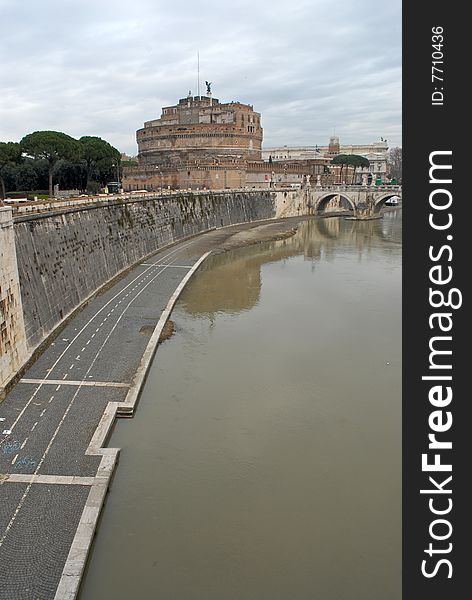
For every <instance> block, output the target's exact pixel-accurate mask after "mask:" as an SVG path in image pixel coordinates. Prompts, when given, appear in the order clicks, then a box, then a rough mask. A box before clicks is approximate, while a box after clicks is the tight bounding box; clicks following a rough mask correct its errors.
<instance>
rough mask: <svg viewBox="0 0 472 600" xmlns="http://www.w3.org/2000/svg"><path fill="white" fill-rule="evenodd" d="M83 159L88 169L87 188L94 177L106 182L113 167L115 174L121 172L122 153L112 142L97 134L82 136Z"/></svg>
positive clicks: (80, 141)
mask: <svg viewBox="0 0 472 600" xmlns="http://www.w3.org/2000/svg"><path fill="white" fill-rule="evenodd" d="M79 143H80V145H81V149H82V151H81V155H82V160H83V161H84V162H85V165H86V170H87V184H86V187H87V189H88V188H89V187H90V183H91V181H92V179H93V177H95V178H97V179H98V181H101V182H102V183H106V181H104V180H108V177H109V173H110V170H111V169H114V174H113V176H114V177H116V172H117V171H118V174H119V165H120V159H121V154H120V152H119V151H118V150H117V149H116V148H114V147H113V146H112V145H111V144H109V143H108V142H106V141H105V140H102V138H99V137H95V136H83V137H81V138H80V140H79Z"/></svg>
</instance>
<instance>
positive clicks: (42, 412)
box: [39, 409, 46, 418]
mask: <svg viewBox="0 0 472 600" xmlns="http://www.w3.org/2000/svg"><path fill="white" fill-rule="evenodd" d="M45 412H46V409H44V410H43V411H41V414H40V415H39V416H40V418H41V417H42V416H43V415H44V413H45Z"/></svg>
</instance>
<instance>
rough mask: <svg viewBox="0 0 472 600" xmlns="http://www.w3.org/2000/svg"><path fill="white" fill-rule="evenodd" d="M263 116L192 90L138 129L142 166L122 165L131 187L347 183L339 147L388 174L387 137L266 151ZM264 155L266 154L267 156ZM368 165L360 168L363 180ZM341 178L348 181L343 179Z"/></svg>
mask: <svg viewBox="0 0 472 600" xmlns="http://www.w3.org/2000/svg"><path fill="white" fill-rule="evenodd" d="M262 132H263V130H262V125H261V115H260V113H258V112H256V111H255V110H254V108H253V107H252V105H250V104H243V103H242V102H226V103H221V102H220V101H219V100H218V99H217V98H213V97H212V93H211V87H210V84H209V83H208V82H207V95H206V96H200V95H199V96H192V94H191V92H189V94H188V96H187V97H186V98H182V99H180V100H179V102H178V104H175V105H173V106H166V107H164V108H163V109H162V114H161V116H160V118H159V119H154V120H152V121H147V122H146V123H144V127H143V128H142V129H138V131H137V132H136V139H137V142H138V159H137V160H138V165H137V166H135V167H127V168H125V169H124V173H123V175H124V177H123V188H124V190H125V191H134V190H147V191H158V190H162V189H168V188H169V189H194V190H196V189H199V190H202V189H214V190H215V189H216V190H218V189H235V188H271V187H275V186H297V187H298V186H302V185H304V184H306V183H308V182H310V181H311V182H312V184H315V182H317V183H318V185H319V184H331V183H335V182H346V181H349V178H350V175H351V174H352V172H351V171H350V167H349V168H345V169H344V170H342V169H341V170H340V166H339V165H334V164H332V162H331V161H332V160H333V158H334V157H335V156H336V155H338V154H340V153H347V154H361V155H363V156H365V157H366V158H368V159H369V161H370V169H366V171H367V172H370V175H371V176H374V177H380V178H381V179H383V178H384V177H385V173H386V169H387V167H386V152H387V150H388V146H387V143H386V140H383V139H382V141H381V142H376V143H373V144H370V145H366V146H340V145H339V138H337V137H336V136H333V137H331V140H330V144H329V146H326V147H318V146H316V147H306V148H294V147H287V146H284V147H282V148H269V149H267V148H266V149H264V152H263V151H262ZM264 158H265V160H264ZM362 172H363V171H362V170H359V171H358V173H357V177H358V179H359V178H360V177H361V175H362ZM341 178H342V180H341Z"/></svg>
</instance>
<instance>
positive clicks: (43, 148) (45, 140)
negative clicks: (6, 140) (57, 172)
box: [20, 131, 80, 196]
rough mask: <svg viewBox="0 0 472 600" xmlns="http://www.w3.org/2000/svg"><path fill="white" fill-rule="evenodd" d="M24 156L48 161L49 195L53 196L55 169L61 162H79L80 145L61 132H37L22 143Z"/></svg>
mask: <svg viewBox="0 0 472 600" xmlns="http://www.w3.org/2000/svg"><path fill="white" fill-rule="evenodd" d="M20 145H21V149H22V151H23V153H24V154H26V155H27V156H30V157H31V158H34V159H36V160H38V159H39V160H41V159H43V160H46V161H47V163H48V166H49V169H48V183H49V195H50V196H52V195H53V191H52V190H53V173H54V167H55V165H56V164H57V163H58V162H59V161H60V160H72V161H74V160H78V159H79V158H80V145H79V143H78V142H77V140H75V139H74V138H73V137H70V135H67V134H65V133H62V132H60V131H35V132H34V133H29V134H28V135H25V137H24V138H23V139H22V140H21V142H20Z"/></svg>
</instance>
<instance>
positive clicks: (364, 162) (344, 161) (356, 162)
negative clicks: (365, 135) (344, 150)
mask: <svg viewBox="0 0 472 600" xmlns="http://www.w3.org/2000/svg"><path fill="white" fill-rule="evenodd" d="M331 162H332V164H333V165H349V166H351V167H355V168H357V167H369V165H370V163H369V161H368V159H367V158H365V156H359V155H358V154H338V155H337V156H335V157H334V158H333V160H332V161H331Z"/></svg>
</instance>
